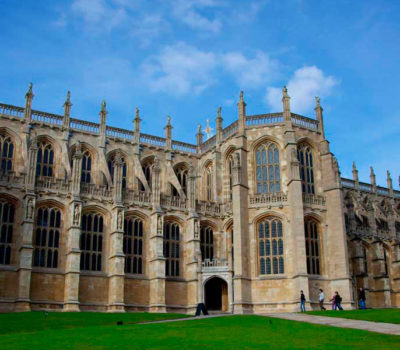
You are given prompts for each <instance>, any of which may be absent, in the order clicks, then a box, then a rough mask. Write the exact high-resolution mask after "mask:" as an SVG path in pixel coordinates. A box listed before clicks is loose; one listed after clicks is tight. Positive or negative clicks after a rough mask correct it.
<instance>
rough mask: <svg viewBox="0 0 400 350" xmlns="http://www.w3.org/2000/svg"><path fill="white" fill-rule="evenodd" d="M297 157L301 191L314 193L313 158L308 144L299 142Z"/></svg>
mask: <svg viewBox="0 0 400 350" xmlns="http://www.w3.org/2000/svg"><path fill="white" fill-rule="evenodd" d="M297 158H298V160H299V163H300V179H301V186H302V190H303V193H309V194H314V193H315V186H314V160H313V154H312V151H311V148H310V146H308V145H307V144H304V143H303V144H300V145H299V146H298V147H297Z"/></svg>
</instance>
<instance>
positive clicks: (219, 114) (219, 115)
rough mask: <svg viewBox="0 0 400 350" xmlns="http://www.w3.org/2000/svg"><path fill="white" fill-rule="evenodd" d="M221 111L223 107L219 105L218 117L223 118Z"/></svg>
mask: <svg viewBox="0 0 400 350" xmlns="http://www.w3.org/2000/svg"><path fill="white" fill-rule="evenodd" d="M221 111H222V108H221V107H218V109H217V118H222V117H221Z"/></svg>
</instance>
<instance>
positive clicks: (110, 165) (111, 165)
mask: <svg viewBox="0 0 400 350" xmlns="http://www.w3.org/2000/svg"><path fill="white" fill-rule="evenodd" d="M121 161H122V189H123V190H125V189H126V174H127V167H126V162H125V158H124V157H122V158H121ZM107 165H108V170H109V171H110V175H111V179H112V181H114V168H115V155H114V154H113V155H112V156H111V157H110V158H109V159H108V162H107Z"/></svg>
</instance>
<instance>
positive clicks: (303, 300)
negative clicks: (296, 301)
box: [300, 290, 306, 312]
mask: <svg viewBox="0 0 400 350" xmlns="http://www.w3.org/2000/svg"><path fill="white" fill-rule="evenodd" d="M300 312H306V297H305V295H304V293H303V291H302V290H301V291H300Z"/></svg>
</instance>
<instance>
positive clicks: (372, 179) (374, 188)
mask: <svg viewBox="0 0 400 350" xmlns="http://www.w3.org/2000/svg"><path fill="white" fill-rule="evenodd" d="M369 169H370V175H369V178H370V181H371V185H372V189H373V190H374V192H375V191H376V176H375V173H374V168H373V167H372V166H371V167H370V168H369Z"/></svg>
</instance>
